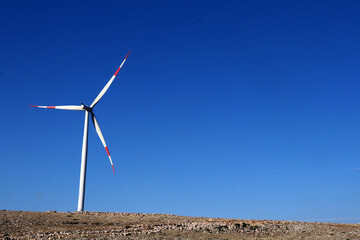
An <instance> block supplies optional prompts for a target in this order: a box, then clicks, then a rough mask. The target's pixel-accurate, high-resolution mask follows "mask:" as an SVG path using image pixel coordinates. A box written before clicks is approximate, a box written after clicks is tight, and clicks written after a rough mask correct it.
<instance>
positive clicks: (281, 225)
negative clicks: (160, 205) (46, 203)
mask: <svg viewBox="0 0 360 240" xmlns="http://www.w3.org/2000/svg"><path fill="white" fill-rule="evenodd" d="M0 238H2V239H39V238H43V239H64V238H66V239H229V240H230V239H264V240H265V239H344V240H346V239H351V240H353V239H360V225H359V224H334V223H304V222H285V221H267V220H262V221H257V220H239V219H221V218H199V217H182V216H176V215H169V214H142V213H103V212H81V213H80V212H67V213H63V212H23V211H6V210H2V211H0Z"/></svg>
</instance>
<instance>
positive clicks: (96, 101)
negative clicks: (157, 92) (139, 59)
mask: <svg viewBox="0 0 360 240" xmlns="http://www.w3.org/2000/svg"><path fill="white" fill-rule="evenodd" d="M129 54H130V51H129V52H128V54H127V55H126V57H125V59H124V61H123V62H122V63H121V65H120V67H119V68H118V70H117V71H116V72H115V74H114V75H113V76H112V77H111V78H110V80H109V82H108V83H107V84H106V85H105V87H104V88H103V89H102V90H101V92H100V93H99V95H98V96H97V97H96V98H95V100H94V102H93V103H92V104H91V105H90V107H91V108H93V107H94V106H95V105H96V104H97V103H98V102H99V101H100V99H101V98H102V96H104V94H105V93H106V91H107V90H108V88H109V87H110V85H111V83H112V82H113V81H114V79H115V77H116V75H117V74H118V72H119V70H120V69H121V67H122V66H123V64H124V63H125V61H126V59H127V57H128V56H129Z"/></svg>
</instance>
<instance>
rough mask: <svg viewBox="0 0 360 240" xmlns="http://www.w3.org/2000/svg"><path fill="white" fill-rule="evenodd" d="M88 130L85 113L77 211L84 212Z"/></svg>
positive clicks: (87, 113)
mask: <svg viewBox="0 0 360 240" xmlns="http://www.w3.org/2000/svg"><path fill="white" fill-rule="evenodd" d="M88 130H89V112H88V111H85V123H84V136H83V144H82V151H81V170H80V184H79V200H78V208H77V210H78V211H80V212H81V211H84V198H85V179H86V161H87V148H88Z"/></svg>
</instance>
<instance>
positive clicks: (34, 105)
mask: <svg viewBox="0 0 360 240" xmlns="http://www.w3.org/2000/svg"><path fill="white" fill-rule="evenodd" d="M29 106H30V107H38V106H35V105H29Z"/></svg>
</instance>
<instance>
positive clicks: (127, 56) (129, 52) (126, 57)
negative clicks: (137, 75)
mask: <svg viewBox="0 0 360 240" xmlns="http://www.w3.org/2000/svg"><path fill="white" fill-rule="evenodd" d="M129 54H130V51H129V52H128V54H127V55H126V57H125V59H127V57H128V56H129Z"/></svg>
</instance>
